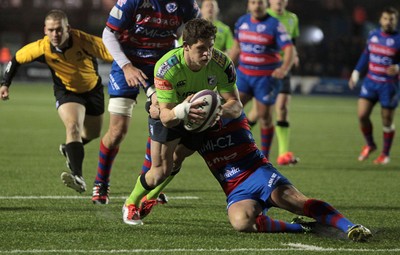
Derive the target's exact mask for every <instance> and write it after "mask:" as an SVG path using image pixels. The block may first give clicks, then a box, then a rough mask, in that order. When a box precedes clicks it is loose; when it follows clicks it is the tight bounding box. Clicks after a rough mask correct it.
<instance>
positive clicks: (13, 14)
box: [0, 0, 400, 79]
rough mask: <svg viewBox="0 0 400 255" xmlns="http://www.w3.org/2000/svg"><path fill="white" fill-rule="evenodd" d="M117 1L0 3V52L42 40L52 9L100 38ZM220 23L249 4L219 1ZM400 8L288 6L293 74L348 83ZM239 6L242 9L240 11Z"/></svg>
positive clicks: (329, 3)
mask: <svg viewBox="0 0 400 255" xmlns="http://www.w3.org/2000/svg"><path fill="white" fill-rule="evenodd" d="M114 3H115V0H32V1H27V0H0V16H1V17H2V22H1V23H0V47H8V48H10V50H11V53H12V54H14V53H15V51H16V50H17V49H18V48H19V47H21V46H22V45H24V44H26V43H28V42H30V41H33V40H36V39H39V38H41V37H42V36H43V31H42V30H41V29H40V28H41V27H42V26H43V24H42V22H43V21H42V20H41V19H38V18H37V17H42V16H44V15H45V13H46V12H48V11H49V10H51V9H54V8H60V9H63V10H65V11H66V12H67V14H68V16H69V17H70V23H71V25H72V26H73V27H75V28H78V29H83V30H85V31H87V32H89V33H92V34H94V35H99V36H100V35H101V32H102V29H103V28H104V24H105V21H106V18H107V16H108V12H109V10H110V9H111V8H112V6H113V5H114ZM219 5H220V9H221V14H220V17H219V18H220V20H221V21H223V22H224V23H226V24H227V25H229V26H230V27H231V28H233V26H234V23H235V21H236V19H237V18H238V17H239V16H240V15H242V14H243V13H245V11H246V2H245V1H241V0H232V1H219ZM388 5H391V6H394V7H396V8H397V9H400V2H399V1H396V0H380V1H378V2H377V1H364V0H298V1H289V6H288V10H290V11H292V12H294V13H296V14H297V15H298V17H299V20H300V32H301V36H300V38H299V40H298V42H297V48H298V52H299V55H300V59H301V60H302V61H301V62H302V64H301V65H300V67H299V68H298V69H296V70H294V74H299V75H317V76H324V77H337V78H345V79H347V78H348V77H349V76H350V73H351V70H352V68H353V67H354V65H355V63H356V62H357V59H358V57H359V54H360V53H361V51H362V50H363V48H364V46H365V40H366V37H367V34H368V31H370V30H371V29H372V28H375V27H377V26H378V18H379V12H380V11H381V9H383V8H384V7H385V6H388ZM240 7H241V8H240ZM311 28H318V29H320V31H321V32H322V35H320V36H323V37H322V38H320V41H313V40H310V39H309V38H307V37H309V36H312V35H310V33H308V31H309V30H310V29H311Z"/></svg>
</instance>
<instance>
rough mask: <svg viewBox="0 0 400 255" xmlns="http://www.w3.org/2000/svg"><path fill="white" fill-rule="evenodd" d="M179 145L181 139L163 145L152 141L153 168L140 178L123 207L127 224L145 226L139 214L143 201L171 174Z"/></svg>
mask: <svg viewBox="0 0 400 255" xmlns="http://www.w3.org/2000/svg"><path fill="white" fill-rule="evenodd" d="M178 143H179V139H175V140H172V141H168V142H165V143H163V144H161V143H160V142H157V141H154V140H152V141H151V146H150V147H151V159H152V165H151V168H150V170H149V171H148V172H146V173H144V174H141V175H140V176H139V177H138V179H137V180H136V184H135V187H134V189H133V191H132V193H131V194H130V196H129V197H128V199H127V200H126V201H125V204H124V206H123V220H124V222H125V223H126V224H130V225H141V224H143V223H142V221H141V217H140V212H139V209H140V203H141V200H142V198H143V197H144V196H146V195H147V194H148V193H149V192H150V191H151V190H152V189H154V188H156V186H157V185H159V184H161V183H162V182H164V181H165V180H166V179H167V177H168V176H169V175H170V174H171V171H172V168H173V153H174V150H175V148H176V146H177V145H178Z"/></svg>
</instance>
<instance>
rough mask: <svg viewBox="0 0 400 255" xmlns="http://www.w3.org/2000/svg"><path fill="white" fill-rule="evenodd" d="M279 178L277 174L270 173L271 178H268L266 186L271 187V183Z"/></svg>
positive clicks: (273, 183) (274, 182)
mask: <svg viewBox="0 0 400 255" xmlns="http://www.w3.org/2000/svg"><path fill="white" fill-rule="evenodd" d="M280 178H281V177H280V176H278V175H277V174H276V173H273V174H272V175H271V178H269V181H268V187H270V188H271V187H272V185H275V184H276V182H277V181H278V180H279V179H280Z"/></svg>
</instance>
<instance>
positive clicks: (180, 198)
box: [0, 196, 200, 200]
mask: <svg viewBox="0 0 400 255" xmlns="http://www.w3.org/2000/svg"><path fill="white" fill-rule="evenodd" d="M91 198H92V197H89V196H0V200H26V199H43V200H45V199H56V200H57V199H91ZM126 198H127V197H110V199H121V200H123V199H126ZM168 199H172V200H193V199H200V198H199V197H194V196H182V197H172V196H168Z"/></svg>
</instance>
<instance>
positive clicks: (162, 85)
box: [154, 77, 172, 90]
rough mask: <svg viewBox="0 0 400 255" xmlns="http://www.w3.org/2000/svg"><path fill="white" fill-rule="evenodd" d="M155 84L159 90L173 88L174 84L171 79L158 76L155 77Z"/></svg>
mask: <svg viewBox="0 0 400 255" xmlns="http://www.w3.org/2000/svg"><path fill="white" fill-rule="evenodd" d="M154 85H155V86H156V88H157V89H159V90H172V84H171V83H170V82H169V81H167V80H163V79H160V78H158V77H154Z"/></svg>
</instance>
